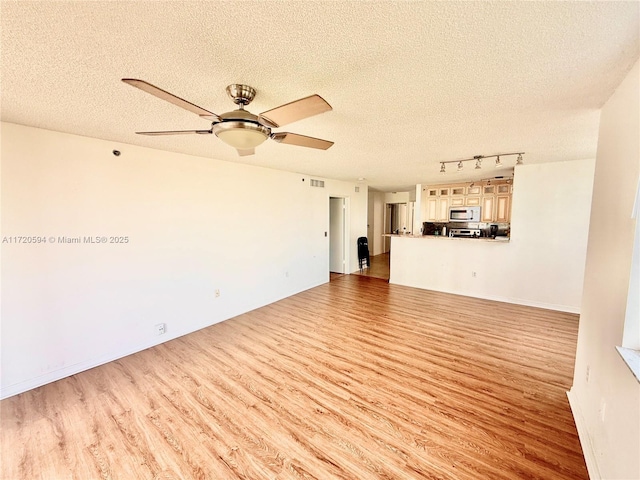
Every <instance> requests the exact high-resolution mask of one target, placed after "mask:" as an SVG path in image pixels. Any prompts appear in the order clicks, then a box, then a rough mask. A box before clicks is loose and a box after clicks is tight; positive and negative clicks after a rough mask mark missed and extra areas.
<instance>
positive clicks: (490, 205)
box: [422, 179, 513, 223]
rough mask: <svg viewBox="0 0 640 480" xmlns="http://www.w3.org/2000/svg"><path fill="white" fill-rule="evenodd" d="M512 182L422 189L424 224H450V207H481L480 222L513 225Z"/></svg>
mask: <svg viewBox="0 0 640 480" xmlns="http://www.w3.org/2000/svg"><path fill="white" fill-rule="evenodd" d="M512 191H513V188H512V184H511V180H510V179H506V180H503V179H496V180H491V182H490V183H485V182H479V184H478V185H476V184H475V183H472V184H471V185H469V184H468V183H464V184H461V183H458V184H450V185H435V186H432V187H427V188H425V189H423V192H422V193H423V208H422V221H424V222H448V221H449V208H450V207H463V206H464V207H477V206H480V207H482V209H481V220H480V221H482V222H487V223H509V222H511V194H512Z"/></svg>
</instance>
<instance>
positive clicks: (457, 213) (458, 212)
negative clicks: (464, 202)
mask: <svg viewBox="0 0 640 480" xmlns="http://www.w3.org/2000/svg"><path fill="white" fill-rule="evenodd" d="M449 221H450V222H479V221H480V207H451V208H450V209H449Z"/></svg>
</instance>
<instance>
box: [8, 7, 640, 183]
mask: <svg viewBox="0 0 640 480" xmlns="http://www.w3.org/2000/svg"><path fill="white" fill-rule="evenodd" d="M639 5H640V4H639V3H638V2H636V1H631V2H404V1H403V2H392V1H388V2H361V1H352V2H347V1H339V2H320V1H318V2H316V1H300V2H292V1H278V2H267V1H231V2H220V1H217V2H205V1H201V2H178V1H173V2H153V1H147V2H142V1H133V2H121V1H118V2H98V1H95V2H94V1H91V2H23V1H20V2H17V1H3V2H1V16H0V22H1V27H2V45H1V46H2V50H1V55H2V72H1V73H2V77H1V81H2V83H1V88H2V120H3V121H6V122H13V123H19V124H24V125H31V126H35V127H41V128H46V129H51V130H58V131H62V132H69V133H75V134H79V135H86V136H91V137H97V138H102V139H107V140H112V141H114V145H116V144H117V145H118V146H119V148H120V149H121V150H123V151H125V152H126V145H123V144H127V143H129V144H136V145H142V146H146V147H152V148H158V149H162V150H169V151H176V152H183V153H188V154H192V155H198V156H202V157H209V158H216V159H221V160H228V161H233V162H241V163H249V164H255V165H261V166H267V167H271V168H276V169H282V170H288V171H295V172H301V173H305V174H310V175H314V176H322V177H328V178H337V179H342V180H352V181H356V180H357V179H358V178H359V177H366V179H367V183H368V184H369V185H370V186H372V187H374V188H378V189H382V190H389V191H390V190H394V191H395V190H401V189H402V188H404V187H409V186H411V185H413V184H415V183H421V182H422V183H430V182H434V181H435V182H438V181H440V182H441V181H443V177H442V176H440V175H439V174H438V171H439V164H438V162H439V161H443V160H455V159H459V158H468V157H471V156H473V155H478V154H485V155H490V154H493V153H498V152H501V151H514V150H516V151H518V150H523V151H525V152H527V154H526V156H525V161H526V162H527V163H543V162H552V161H562V160H574V159H584V158H594V157H595V154H596V143H597V133H598V122H599V109H600V107H601V106H602V105H603V104H604V102H605V101H606V100H607V99H608V97H609V96H610V95H611V94H612V93H613V91H614V89H615V88H616V86H617V85H618V83H619V82H620V81H621V79H622V78H623V77H624V75H625V74H626V73H627V72H628V70H629V69H630V68H631V66H632V65H633V63H634V62H635V60H636V59H637V58H638V55H639V38H638V35H639V34H638V32H639V29H640V26H639V21H638V19H639V15H640V14H639ZM123 77H135V78H142V79H144V80H147V81H148V82H151V83H153V84H155V85H157V86H159V87H161V88H163V89H165V90H168V91H170V92H172V93H174V94H175V95H178V96H180V97H183V98H185V99H187V100H189V101H191V102H193V103H196V104H197V105H200V106H202V107H204V108H206V109H208V110H211V111H213V112H215V113H218V114H220V113H223V112H226V111H229V110H233V109H234V108H235V106H234V104H233V103H232V102H231V100H230V99H229V98H228V97H227V95H226V93H225V87H226V86H227V85H228V84H230V83H247V84H249V85H251V86H253V87H254V88H255V89H256V90H257V96H256V99H255V100H254V102H253V103H252V104H251V105H250V106H249V108H248V109H249V110H250V111H251V112H253V113H260V112H262V111H265V110H268V109H270V108H273V107H275V106H278V105H281V104H283V103H286V102H289V101H292V100H295V99H298V98H301V97H305V96H307V95H310V94H313V93H317V94H319V95H321V96H323V97H324V98H325V99H326V100H327V101H328V102H329V103H330V104H331V105H332V106H333V108H334V110H333V111H332V112H328V113H325V114H322V115H318V116H315V117H311V118H308V119H305V120H301V121H299V122H296V123H293V124H290V125H287V126H285V127H282V128H280V129H276V131H291V132H295V133H300V134H303V135H311V136H315V137H319V138H325V139H328V140H332V141H334V142H335V145H334V146H333V147H332V148H331V149H330V150H328V151H316V150H312V149H305V148H300V147H294V146H289V145H279V144H277V143H275V142H271V141H268V142H266V143H265V144H263V145H261V146H260V147H258V149H257V154H256V155H255V156H252V157H238V156H237V154H236V152H235V151H234V150H233V149H231V148H230V147H228V146H227V145H225V144H223V143H222V142H221V141H220V140H218V139H217V138H216V137H215V136H213V135H211V136H208V135H193V136H175V137H143V136H139V135H136V134H135V133H134V132H135V131H141V130H143V131H144V130H178V129H206V128H208V126H209V125H208V122H207V121H206V120H202V119H200V118H198V117H197V116H196V115H193V114H191V113H189V112H186V111H183V110H181V109H180V108H177V107H175V106H173V105H171V104H169V103H166V102H163V101H161V100H159V99H156V98H154V97H152V96H151V95H148V94H146V93H144V92H141V91H139V90H137V89H134V88H132V87H130V86H128V85H125V84H124V83H122V82H120V79H121V78H123ZM505 163H508V162H505ZM512 165H513V162H511V165H510V166H512ZM469 170H471V169H469ZM472 173H473V172H470V171H469V172H467V173H466V174H465V173H463V174H456V175H455V176H453V175H451V176H448V177H447V181H451V180H452V179H453V180H456V181H457V180H466V179H468V178H473V177H472V176H471V174H472ZM483 173H484V175H485V176H486V175H488V173H491V174H494V173H495V170H493V171H491V172H487V171H486V170H485V171H484V172H483Z"/></svg>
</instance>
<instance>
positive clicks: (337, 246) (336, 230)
mask: <svg viewBox="0 0 640 480" xmlns="http://www.w3.org/2000/svg"><path fill="white" fill-rule="evenodd" d="M346 219H347V202H346V199H345V198H342V197H330V198H329V272H330V273H341V274H345V273H347V259H348V258H347V257H348V254H347V242H346V238H347V220H346Z"/></svg>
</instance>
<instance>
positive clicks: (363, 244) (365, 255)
mask: <svg viewBox="0 0 640 480" xmlns="http://www.w3.org/2000/svg"><path fill="white" fill-rule="evenodd" d="M358 264H359V266H360V271H361V272H362V270H364V267H365V266H366V267H367V268H368V267H370V266H371V260H370V259H369V240H367V237H360V238H358Z"/></svg>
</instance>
